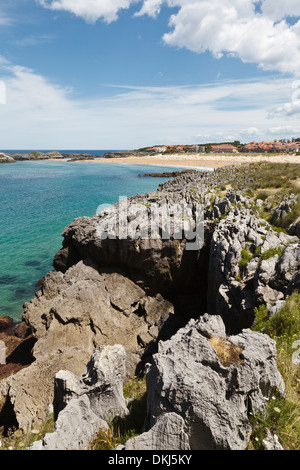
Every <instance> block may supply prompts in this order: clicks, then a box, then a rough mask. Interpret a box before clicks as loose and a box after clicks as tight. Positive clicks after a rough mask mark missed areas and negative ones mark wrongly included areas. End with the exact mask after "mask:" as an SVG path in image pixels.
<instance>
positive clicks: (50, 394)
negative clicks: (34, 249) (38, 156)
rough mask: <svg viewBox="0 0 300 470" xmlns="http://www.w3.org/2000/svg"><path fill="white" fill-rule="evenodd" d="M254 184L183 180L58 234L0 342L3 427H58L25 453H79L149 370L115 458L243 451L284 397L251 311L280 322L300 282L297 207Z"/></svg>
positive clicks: (192, 175) (245, 174) (191, 176)
mask: <svg viewBox="0 0 300 470" xmlns="http://www.w3.org/2000/svg"><path fill="white" fill-rule="evenodd" d="M262 171H264V170H263V169H262ZM254 173H255V172H254ZM256 175H257V176H256V177H257V178H258V175H259V171H257V172H256ZM255 182H256V180H255V176H253V171H252V173H251V171H250V167H248V166H240V167H236V166H235V167H230V168H222V169H217V170H215V171H214V172H211V173H206V172H205V173H204V172H203V173H202V172H186V173H183V174H180V175H178V176H176V177H175V178H173V179H172V180H170V181H168V182H167V183H165V184H163V185H160V186H159V188H158V190H157V191H156V192H153V193H148V194H144V195H137V196H134V197H132V198H129V199H128V200H127V201H126V213H125V219H124V218H123V216H124V207H123V206H122V202H120V203H118V204H115V205H113V206H111V208H108V209H106V210H105V211H103V212H102V213H100V214H98V215H95V216H94V217H92V218H87V217H82V218H78V219H75V220H74V221H73V222H72V223H71V224H70V225H69V226H68V227H66V229H65V231H64V233H63V245H62V248H61V250H60V251H59V252H58V253H57V255H56V256H55V259H54V262H53V266H54V271H52V272H50V273H48V274H47V275H46V276H45V278H44V280H43V283H42V285H41V288H40V290H39V291H38V292H37V294H36V295H35V297H34V298H33V299H32V300H31V302H29V303H27V304H25V305H24V310H23V318H22V323H21V324H20V325H18V328H17V329H16V328H15V326H13V325H11V324H10V322H9V320H8V319H6V322H8V323H6V326H7V328H4V329H6V333H5V332H4V333H3V336H2V337H0V340H1V338H2V341H3V340H4V341H8V338H9V341H11V338H18V339H17V342H16V346H15V347H13V351H15V353H13V352H12V353H10V354H9V355H8V356H7V364H6V365H3V366H0V378H1V377H2V380H0V427H1V426H2V427H4V428H5V429H9V428H10V427H12V426H14V427H17V428H21V429H23V430H26V429H30V428H32V427H33V426H37V425H38V424H40V423H42V422H43V421H44V420H45V418H46V416H47V410H48V409H49V405H51V406H54V415H55V419H56V426H55V430H54V432H53V433H51V434H48V435H46V436H45V438H44V439H43V440H42V441H39V442H37V443H36V444H34V445H33V447H32V449H45V450H47V449H50V450H51V449H53V450H54V449H70V448H77V449H87V448H89V444H90V442H91V441H92V439H93V438H94V436H95V434H96V433H97V430H99V428H103V429H107V427H108V425H109V422H110V419H109V414H110V413H113V415H114V416H115V415H116V414H119V415H120V416H123V415H126V413H128V410H127V405H128V403H127V402H126V400H125V399H124V396H123V392H122V386H123V383H126V381H127V380H129V379H130V378H133V377H134V376H136V375H139V374H143V373H146V381H147V391H148V404H147V416H146V417H145V422H144V429H143V433H142V434H141V435H140V436H138V437H136V438H134V440H129V441H128V442H127V443H126V445H124V446H122V449H125V450H132V449H135V450H145V449H151V450H166V449H167V450H189V449H190V450H195V449H209V450H225V449H239V450H245V449H246V448H247V446H248V444H249V439H250V435H251V424H250V421H249V413H251V411H253V410H254V409H255V410H260V411H261V412H263V411H264V409H265V406H266V401H267V400H268V399H270V397H271V396H272V394H274V393H275V392H276V393H279V394H280V395H281V396H284V394H285V384H284V382H283V379H282V377H281V375H280V373H279V371H278V369H277V364H276V357H277V353H276V345H275V342H274V341H273V340H272V339H271V338H270V337H269V336H267V335H265V334H263V333H257V332H254V331H252V330H251V327H252V326H253V324H254V321H255V308H257V307H259V306H260V305H265V306H266V307H267V309H268V310H269V311H273V312H274V311H277V310H278V309H280V307H281V306H282V305H283V304H284V302H285V299H286V297H287V296H288V295H290V294H291V293H292V292H294V291H295V290H297V289H298V288H299V282H300V277H299V269H300V242H299V238H298V236H299V225H300V222H299V220H300V219H299V218H297V217H294V218H291V217H290V219H289V218H288V216H289V214H290V215H291V214H294V212H293V211H294V208H295V207H296V206H297V204H298V202H299V196H298V195H297V193H296V191H295V194H294V193H293V192H292V191H289V192H285V194H283V193H280V194H279V191H277V192H276V191H275V192H274V191H273V190H272V191H270V192H269V193H268V194H267V195H266V194H265V195H264V196H263V195H262V194H261V193H259V191H258V189H259V187H257V188H256V189H254V190H253V188H255ZM276 195H277V197H276ZM260 196H261V197H262V198H260ZM178 208H180V209H182V208H183V209H184V211H183V212H182V211H181V210H178ZM153 214H155V217H156V214H159V217H158V218H156V219H155V220H156V225H155V228H156V231H155V234H153V233H152V232H151V235H150V236H149V224H150V222H151V220H153ZM199 214H201V216H200V215H199ZM116 215H117V217H116ZM279 220H282V221H285V222H286V221H287V220H289V222H290V223H289V224H288V226H286V229H284V230H283V229H282V230H281V229H279V228H278V221H279ZM124 222H125V225H126V237H124V236H122V233H123V230H124ZM191 233H192V235H193V236H192V237H191ZM154 235H155V236H154ZM167 235H168V236H167ZM3 322H4V320H3ZM4 323H5V322H4ZM0 327H1V323H0ZM18 329H19V330H21V329H22V331H23V329H24V331H26V333H24V332H23V337H21V338H20V337H19V336H18V333H17V330H18ZM5 335H6V339H4V336H5ZM20 345H22V348H23V351H24V350H26V351H27V353H26V354H25V353H24V357H25V356H26V358H27V359H26V361H25V362H26V363H25V364H22V361H20V360H19V359H15V356H14V354H15V355H16V356H17V357H18V358H19V355H17V354H16V351H18V348H20ZM8 365H10V367H12V368H13V367H14V366H16V367H17V368H16V370H13V372H14V373H13V375H10V373H6V372H5V367H7V366H8ZM162 436H163V438H162ZM270 442H271V444H270ZM266 448H274V449H275V448H281V446H280V444H279V443H278V442H277V441H276V436H275V437H274V436H272V435H270V439H269V441H268V444H266Z"/></svg>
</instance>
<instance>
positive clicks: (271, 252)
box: [260, 246, 286, 260]
mask: <svg viewBox="0 0 300 470" xmlns="http://www.w3.org/2000/svg"><path fill="white" fill-rule="evenodd" d="M285 248H286V247H285V246H280V247H276V248H275V247H271V248H269V249H268V250H266V251H264V252H263V253H261V255H260V258H261V259H262V260H266V259H269V258H273V256H275V255H278V258H280V257H281V256H282V255H283V253H284V251H285Z"/></svg>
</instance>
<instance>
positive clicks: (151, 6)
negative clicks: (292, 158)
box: [135, 0, 163, 18]
mask: <svg viewBox="0 0 300 470" xmlns="http://www.w3.org/2000/svg"><path fill="white" fill-rule="evenodd" d="M162 3H163V2H162V0H145V1H144V3H143V6H142V8H141V9H140V11H139V12H137V13H136V14H135V16H142V15H148V16H152V18H155V17H156V16H157V15H158V13H160V9H161V5H162Z"/></svg>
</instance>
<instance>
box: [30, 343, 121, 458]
mask: <svg viewBox="0 0 300 470" xmlns="http://www.w3.org/2000/svg"><path fill="white" fill-rule="evenodd" d="M125 360H126V353H125V350H124V348H123V346H121V345H114V346H105V347H100V348H98V349H96V350H95V351H94V353H93V355H92V358H91V360H90V361H89V363H88V364H87V366H86V372H85V374H83V375H82V376H79V377H76V376H75V375H74V374H71V373H70V372H68V371H60V372H59V373H58V374H56V378H55V380H56V389H55V399H54V404H55V409H54V413H55V417H56V423H55V430H54V432H53V433H49V434H46V436H45V437H44V439H43V441H42V442H38V443H35V444H34V446H33V447H31V450H88V448H89V444H90V443H91V441H92V439H93V438H94V437H95V435H96V434H97V432H98V431H99V430H100V429H108V423H109V422H110V421H111V420H112V419H113V417H114V416H116V415H118V416H124V415H125V414H127V413H128V410H127V407H126V403H125V399H124V395H123V382H124V378H125V372H126V367H125Z"/></svg>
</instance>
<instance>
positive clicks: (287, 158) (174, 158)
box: [87, 154, 300, 168]
mask: <svg viewBox="0 0 300 470" xmlns="http://www.w3.org/2000/svg"><path fill="white" fill-rule="evenodd" d="M87 161H91V162H99V163H103V162H104V163H114V162H115V163H129V164H140V165H159V166H186V167H211V168H218V167H223V166H229V165H240V164H243V163H258V162H269V163H297V164H300V155H299V156H294V155H288V154H282V155H272V156H271V155H253V156H248V155H230V156H229V155H212V154H200V155H199V154H197V155H195V154H194V155H193V154H184V155H183V154H174V155H163V154H157V155H154V156H152V155H151V156H140V157H125V158H96V159H94V160H87Z"/></svg>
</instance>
